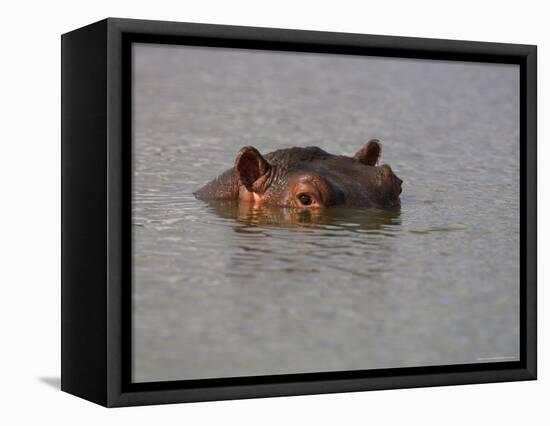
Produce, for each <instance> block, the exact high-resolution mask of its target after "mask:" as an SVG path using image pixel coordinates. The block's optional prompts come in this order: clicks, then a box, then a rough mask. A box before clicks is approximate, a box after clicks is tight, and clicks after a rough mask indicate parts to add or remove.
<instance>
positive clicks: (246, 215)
mask: <svg viewBox="0 0 550 426" xmlns="http://www.w3.org/2000/svg"><path fill="white" fill-rule="evenodd" d="M208 206H209V207H210V209H211V211H213V212H215V213H216V214H218V215H219V216H221V217H223V218H226V219H235V220H236V221H237V222H239V223H241V224H245V225H249V226H251V227H253V226H268V227H283V228H285V227H287V228H304V229H315V228H320V229H327V230H332V231H334V230H338V229H345V230H347V231H350V230H351V231H376V230H382V229H384V227H385V226H390V225H399V224H400V223H401V222H400V209H394V210H379V209H350V208H338V207H333V208H328V209H298V208H292V207H272V206H265V205H259V206H258V205H255V204H253V203H242V202H241V203H239V202H237V201H210V202H208ZM239 229H242V228H236V229H235V231H236V232H239Z"/></svg>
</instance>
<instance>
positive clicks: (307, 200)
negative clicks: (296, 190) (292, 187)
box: [298, 193, 313, 206]
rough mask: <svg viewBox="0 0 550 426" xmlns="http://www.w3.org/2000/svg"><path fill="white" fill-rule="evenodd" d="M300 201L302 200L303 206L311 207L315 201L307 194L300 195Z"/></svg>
mask: <svg viewBox="0 0 550 426" xmlns="http://www.w3.org/2000/svg"><path fill="white" fill-rule="evenodd" d="M298 200H300V203H301V204H302V205H303V206H309V205H310V204H311V203H312V201H313V199H312V198H311V195H309V194H305V193H302V194H300V195H298Z"/></svg>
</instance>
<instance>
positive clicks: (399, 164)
mask: <svg viewBox="0 0 550 426" xmlns="http://www.w3.org/2000/svg"><path fill="white" fill-rule="evenodd" d="M133 117H134V154H133V155H134V160H133V161H134V173H133V180H134V195H133V241H134V254H133V262H134V282H133V379H134V380H135V381H139V382H143V381H158V380H178V379H194V378H208V377H230V376H248V375H263V374H285V373H303V372H315V371H330V370H353V369H370V368H387V367H405V366H419V365H441V364H456V363H476V362H492V361H498V360H514V359H518V356H519V162H518V157H519V69H518V68H517V67H515V66H508V65H490V64H468V63H460V62H456V63H454V62H440V61H418V60H398V59H384V58H364V57H349V56H334V55H332V56H328V55H314V54H296V53H294V54H293V53H276V52H260V51H242V50H231V49H209V48H191V47H167V46H159V45H138V47H136V48H135V50H134V111H133ZM369 138H378V139H380V140H381V143H382V162H387V163H388V164H390V165H391V166H392V168H393V169H394V171H395V173H396V174H397V175H398V176H399V177H401V178H402V179H403V180H404V184H403V194H402V208H401V211H400V212H384V211H378V210H345V209H334V210H327V211H325V212H321V213H320V214H315V213H311V214H308V213H302V214H300V213H297V212H296V211H292V210H289V209H269V210H266V209H263V210H262V209H252V208H243V207H242V206H241V207H239V206H235V205H232V204H227V203H218V204H210V205H209V204H207V203H204V202H202V201H198V200H196V199H195V198H194V197H193V195H192V192H193V191H195V190H196V189H198V188H199V187H201V186H202V185H203V184H204V183H206V182H207V181H209V180H210V179H211V178H213V177H215V176H216V175H218V174H220V173H221V172H222V171H224V170H226V169H227V168H229V167H231V166H232V164H233V161H234V159H235V156H236V154H237V151H238V150H239V148H241V147H242V146H245V145H253V146H255V147H256V148H258V149H259V150H260V152H262V153H267V152H270V151H272V150H275V149H279V148H284V147H291V146H308V145H316V146H319V147H320V148H322V149H324V150H326V151H328V152H330V153H333V154H347V155H352V154H353V153H354V152H355V151H357V150H358V149H359V148H360V147H361V146H362V144H363V143H365V142H366V141H367V140H368V139H369Z"/></svg>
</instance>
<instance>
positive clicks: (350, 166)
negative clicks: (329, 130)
mask: <svg viewBox="0 0 550 426" xmlns="http://www.w3.org/2000/svg"><path fill="white" fill-rule="evenodd" d="M380 152H381V147H380V143H379V142H378V140H376V139H372V140H370V141H369V142H368V143H367V144H365V145H364V146H363V148H361V149H360V150H359V151H358V152H357V153H356V154H355V155H354V156H353V157H348V156H344V155H333V154H329V153H327V152H325V151H323V150H322V149H320V148H317V147H307V148H288V149H280V150H277V151H273V152H270V153H269V154H267V155H265V156H262V155H261V154H260V153H259V152H258V150H257V149H256V148H254V147H251V146H247V147H244V148H242V149H241V150H240V151H239V153H238V155H237V159H236V160H235V166H234V167H233V168H231V169H229V170H227V171H226V172H225V173H223V174H221V175H220V176H218V177H217V178H215V179H214V180H212V181H211V182H209V183H207V184H206V185H205V186H204V187H202V188H201V189H199V190H198V191H197V192H195V196H196V197H197V198H198V199H201V200H207V201H211V200H228V201H229V200H235V201H238V202H239V203H243V204H244V203H249V204H250V203H251V204H254V205H265V206H279V207H297V208H300V209H301V210H303V209H307V210H310V209H317V208H320V207H333V206H345V207H356V208H368V207H374V208H379V209H394V208H397V207H399V205H400V200H399V195H400V194H401V183H402V180H401V179H399V178H398V177H397V176H396V175H395V174H394V173H393V171H392V169H391V168H390V166H388V165H387V164H383V165H381V166H377V165H376V164H377V163H378V159H379V157H380Z"/></svg>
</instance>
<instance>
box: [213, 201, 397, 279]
mask: <svg viewBox="0 0 550 426" xmlns="http://www.w3.org/2000/svg"><path fill="white" fill-rule="evenodd" d="M207 206H208V209H209V210H210V211H211V212H212V213H214V214H216V215H218V216H219V217H220V218H223V219H226V220H229V221H230V222H229V223H227V222H226V224H227V225H229V224H230V223H232V225H231V227H232V229H233V231H234V232H235V237H236V238H235V239H234V240H232V242H231V243H230V247H229V250H230V253H232V254H231V256H230V260H229V263H228V265H227V269H226V272H225V274H226V275H227V276H229V277H241V278H254V277H256V276H257V275H258V274H259V273H261V272H262V271H270V272H278V273H287V274H291V275H289V278H285V279H291V280H292V276H295V277H296V278H299V277H300V273H310V276H312V275H311V274H312V273H317V274H319V273H320V274H322V273H326V272H329V271H331V272H332V273H335V274H337V276H339V277H340V279H347V277H363V278H364V277H368V278H369V279H375V278H376V277H377V276H378V275H379V274H380V273H382V272H389V270H387V268H386V267H387V265H388V258H389V257H391V256H392V253H391V252H392V250H391V245H390V244H389V241H388V240H386V239H385V238H384V237H393V236H395V235H396V234H397V233H398V232H399V230H400V225H401V219H400V211H399V209H396V210H379V209H350V208H336V207H335V208H328V209H297V208H291V207H286V208H285V207H271V206H258V205H254V204H253V203H239V202H236V201H210V202H208V203H207ZM354 257H357V258H360V260H359V261H357V262H354V261H353V258H354ZM313 276H315V275H313Z"/></svg>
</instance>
